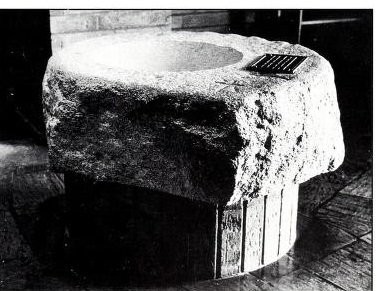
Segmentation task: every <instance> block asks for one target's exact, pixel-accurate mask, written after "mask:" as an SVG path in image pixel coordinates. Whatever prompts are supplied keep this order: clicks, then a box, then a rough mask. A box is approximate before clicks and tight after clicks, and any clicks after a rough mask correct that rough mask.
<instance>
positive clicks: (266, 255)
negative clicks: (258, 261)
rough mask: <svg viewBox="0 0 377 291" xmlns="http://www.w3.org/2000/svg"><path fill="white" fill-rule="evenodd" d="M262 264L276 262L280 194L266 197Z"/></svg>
mask: <svg viewBox="0 0 377 291" xmlns="http://www.w3.org/2000/svg"><path fill="white" fill-rule="evenodd" d="M266 198H267V199H266V200H265V204H266V205H265V228H264V248H263V249H264V252H263V264H264V265H266V264H269V263H271V262H273V261H275V260H276V258H277V256H278V252H279V233H280V228H279V224H280V207H281V195H280V193H273V194H272V195H268V196H266Z"/></svg>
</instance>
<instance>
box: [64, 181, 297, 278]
mask: <svg viewBox="0 0 377 291" xmlns="http://www.w3.org/2000/svg"><path fill="white" fill-rule="evenodd" d="M65 185H66V193H67V202H68V217H69V220H68V232H69V252H68V253H69V257H70V258H69V262H70V265H71V266H72V267H73V268H74V269H75V270H78V271H81V272H85V273H86V275H90V274H95V276H96V277H98V276H102V275H104V276H107V274H111V275H119V276H120V277H122V279H126V281H130V282H135V283H138V282H142V283H146V282H148V281H150V282H154V283H158V282H164V283H166V282H168V281H169V282H171V281H193V280H202V279H210V278H219V277H225V276H230V275H234V274H237V273H240V272H248V271H252V270H255V269H258V268H260V267H262V266H264V265H266V264H269V263H271V262H273V261H275V260H277V259H278V258H279V257H280V256H282V255H283V254H285V253H286V252H287V251H288V250H289V248H290V247H291V246H292V244H293V243H294V240H295V236H296V217H297V195H298V187H297V185H294V186H292V187H290V188H285V189H283V190H280V191H277V193H274V194H273V195H268V196H264V197H259V198H256V199H253V200H251V201H243V202H241V203H239V204H237V205H234V206H231V207H228V206H224V205H211V204H207V203H203V202H198V201H192V200H188V199H186V198H182V197H178V196H174V195H169V194H166V193H160V192H156V191H151V190H147V189H142V188H137V187H131V186H126V185H120V184H115V183H105V182H94V181H91V180H88V179H86V178H84V177H82V176H77V175H71V174H66V175H65Z"/></svg>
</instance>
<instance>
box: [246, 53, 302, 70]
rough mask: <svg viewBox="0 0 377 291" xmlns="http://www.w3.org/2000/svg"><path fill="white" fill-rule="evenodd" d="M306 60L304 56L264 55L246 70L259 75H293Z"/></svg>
mask: <svg viewBox="0 0 377 291" xmlns="http://www.w3.org/2000/svg"><path fill="white" fill-rule="evenodd" d="M306 58H307V57H305V56H293V55H280V54H265V55H263V56H261V57H260V58H258V59H257V60H255V61H254V62H252V63H251V64H250V65H248V67H247V69H248V70H251V71H256V72H260V73H282V74H293V73H294V72H295V70H296V69H297V68H298V67H299V66H300V65H301V64H302V62H303V61H305V59H306Z"/></svg>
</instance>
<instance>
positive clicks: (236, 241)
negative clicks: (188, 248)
mask: <svg viewBox="0 0 377 291" xmlns="http://www.w3.org/2000/svg"><path fill="white" fill-rule="evenodd" d="M221 228H222V243H221V276H229V275H232V274H237V273H239V272H240V265H241V252H240V250H241V243H242V207H241V202H239V203H237V204H235V205H232V206H226V207H224V212H223V217H222V223H221Z"/></svg>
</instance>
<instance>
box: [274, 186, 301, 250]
mask: <svg viewBox="0 0 377 291" xmlns="http://www.w3.org/2000/svg"><path fill="white" fill-rule="evenodd" d="M297 195H298V189H297V185H291V186H287V187H286V188H284V189H283V190H282V193H281V206H282V207H281V219H280V237H279V255H282V254H284V253H286V252H287V251H288V250H289V248H290V246H291V242H292V240H291V236H292V231H291V228H292V227H293V228H294V229H296V223H294V224H293V222H292V217H293V216H295V215H297V214H296V212H297V210H296V212H293V209H292V207H293V205H294V203H296V202H295V201H297V198H295V196H297ZM292 199H293V200H292ZM296 208H297V207H296ZM294 235H295V231H294Z"/></svg>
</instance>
